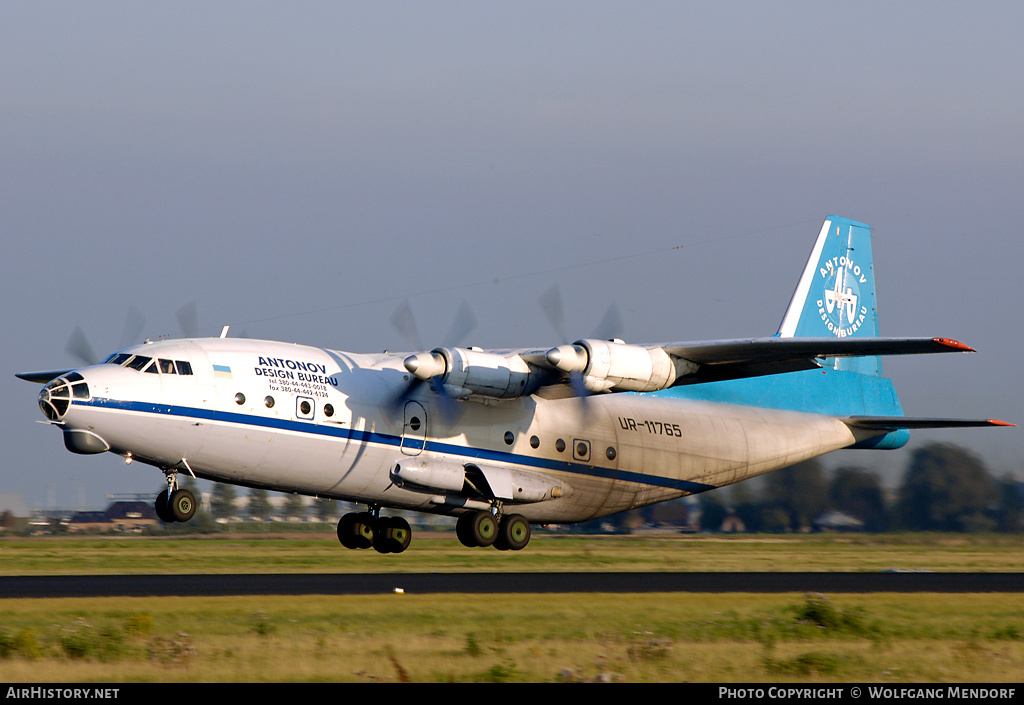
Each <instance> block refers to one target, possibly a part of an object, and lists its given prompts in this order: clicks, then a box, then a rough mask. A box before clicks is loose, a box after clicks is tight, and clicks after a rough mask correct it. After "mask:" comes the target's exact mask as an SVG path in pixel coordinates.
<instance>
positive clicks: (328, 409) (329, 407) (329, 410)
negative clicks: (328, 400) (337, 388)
mask: <svg viewBox="0 0 1024 705" xmlns="http://www.w3.org/2000/svg"><path fill="white" fill-rule="evenodd" d="M324 416H327V417H331V416H334V405H333V404H324Z"/></svg>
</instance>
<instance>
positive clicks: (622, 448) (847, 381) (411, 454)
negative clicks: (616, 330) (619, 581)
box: [17, 216, 1012, 553]
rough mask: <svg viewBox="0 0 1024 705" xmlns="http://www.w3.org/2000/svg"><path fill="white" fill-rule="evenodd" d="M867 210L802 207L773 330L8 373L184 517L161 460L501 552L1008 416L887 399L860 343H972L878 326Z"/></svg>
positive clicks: (375, 535)
mask: <svg viewBox="0 0 1024 705" xmlns="http://www.w3.org/2000/svg"><path fill="white" fill-rule="evenodd" d="M870 235H871V234H870V227H869V226H868V225H865V224H863V223H860V222H857V221H854V220H850V219H848V218H843V217H838V216H829V217H828V218H826V220H825V221H824V224H823V225H822V227H821V229H820V231H819V233H818V236H817V238H816V240H815V242H814V247H813V249H812V251H811V254H810V257H809V258H808V260H807V263H806V265H805V266H804V268H803V270H802V272H801V274H800V277H799V279H798V283H797V286H796V290H795V292H794V293H793V296H792V298H791V300H790V303H789V306H788V308H787V310H786V311H785V314H784V316H783V318H782V322H781V324H780V326H779V328H778V330H777V332H776V333H775V334H774V335H772V336H767V337H760V338H749V339H739V340H712V341H697V342H671V343H658V344H642V345H638V344H631V343H626V342H624V341H622V340H620V339H599V338H593V339H581V340H577V341H575V342H573V343H564V342H563V343H561V344H559V345H555V346H553V347H541V348H524V349H516V350H482V349H480V348H477V347H458V346H454V345H449V346H442V347H438V348H435V349H432V350H413V351H411V352H407V353H394V352H383V353H379V354H358V353H351V352H343V351H338V350H331V349H326V348H318V347H309V346H303V345H298V344H293V343H283V342H273V341H266V340H252V339H247V338H231V337H228V336H227V333H228V328H227V327H225V328H224V330H223V331H222V333H221V335H220V337H213V338H199V337H188V338H184V339H165V340H159V341H156V342H154V341H150V340H146V342H145V343H143V344H140V345H135V346H131V347H127V348H125V349H122V350H119V351H117V352H115V353H113V354H111V355H110V356H108V357H107V358H106V359H105V360H103V361H102V363H100V364H94V365H88V366H86V367H82V368H78V369H71V370H57V371H50V372H29V373H20V374H18V375H17V376H18V377H20V378H22V379H25V380H28V381H30V382H35V383H44V384H45V386H44V387H43V388H42V390H41V391H40V392H39V397H38V403H39V407H40V409H41V410H42V412H43V414H44V416H45V417H46V421H45V422H44V423H49V424H51V425H53V426H56V427H57V428H59V429H60V430H61V432H62V435H63V438H64V444H65V446H66V447H67V449H68V450H70V451H71V452H73V453H79V454H87V455H88V454H101V453H107V452H110V453H115V454H117V455H120V456H122V457H123V458H124V459H125V462H126V463H129V464H130V463H132V462H133V461H138V462H140V463H143V464H145V465H149V466H153V467H155V468H158V469H159V470H160V471H162V472H163V473H164V475H165V478H166V482H167V488H166V489H165V490H163V491H162V492H161V493H160V494H159V495H158V497H157V499H156V502H155V508H156V512H157V514H158V516H159V517H160V518H161V519H162V520H163V521H165V522H176V521H188V520H189V519H190V518H191V517H192V516H193V514H194V513H195V510H196V499H195V497H194V496H193V494H192V493H191V492H190V491H189V490H187V489H184V488H182V487H179V484H178V475H179V474H180V473H183V472H184V473H188V474H189V475H191V476H192V477H195V478H204V479H208V480H213V481H217V482H226V483H232V484H236V485H241V486H247V487H253V488H265V489H269V490H275V491H280V492H291V493H298V494H302V495H309V496H315V497H325V498H331V499H335V500H344V501H347V502H351V503H355V504H357V505H365V506H366V509H365V510H364V511H354V512H349V513H347V514H345V515H344V516H343V517H342V518H341V519H340V520H339V522H338V527H337V534H338V539H339V541H340V542H341V544H342V545H343V546H345V547H346V548H351V549H365V548H370V547H372V548H374V549H375V550H376V551H378V552H380V553H401V552H402V551H405V550H406V549H407V548H408V547H409V545H410V542H411V540H412V531H411V528H410V525H409V522H408V521H407V520H406V519H404V518H402V517H401V516H397V515H393V516H385V515H384V514H382V513H381V510H382V509H385V508H388V509H397V510H400V511H407V510H412V511H418V512H427V513H436V514H443V515H449V516H454V517H457V522H456V535H457V536H458V539H459V541H460V542H461V543H462V544H463V545H465V546H467V547H483V546H494V547H496V548H498V549H501V550H520V549H523V548H524V547H525V546H526V545H527V544H528V543H529V541H530V537H531V532H532V529H531V526H532V525H548V524H565V523H577V522H584V521H588V520H591V519H596V518H599V517H603V516H607V515H610V514H614V513H617V512H622V511H626V510H629V509H633V508H636V507H642V506H645V505H650V504H654V503H657V502H664V501H667V500H672V499H676V498H679V497H682V496H685V495H691V494H696V493H700V492H706V491H709V490H713V489H716V488H719V487H723V486H725V485H729V484H732V483H735V482H739V481H741V480H745V479H747V478H751V477H754V476H757V475H761V474H763V473H767V472H771V471H773V470H777V469H780V468H783V467H786V466H789V465H793V464H795V463H799V462H801V461H804V460H808V459H810V458H814V457H817V456H820V455H823V454H825V453H829V452H831V451H835V450H839V449H842V448H868V449H884V448H898V447H900V446H902V445H904V444H905V443H906V442H907V440H908V438H909V431H910V430H911V429H917V428H940V427H971V426H1012V424H1009V423H1005V422H1002V421H998V420H995V419H943V418H931V417H926V418H920V417H907V416H905V415H904V413H903V410H902V408H901V406H900V403H899V400H898V398H897V395H896V391H895V388H894V386H893V383H892V382H891V380H889V379H887V378H885V377H882V376H881V363H880V356H883V355H906V354H924V353H944V352H973V350H972V349H971V348H970V347H968V346H966V345H964V344H962V343H960V342H957V341H955V340H952V339H949V338H942V337H936V338H888V337H879V336H878V314H877V305H876V300H875V283H874V269H873V262H872V254H871V237H870Z"/></svg>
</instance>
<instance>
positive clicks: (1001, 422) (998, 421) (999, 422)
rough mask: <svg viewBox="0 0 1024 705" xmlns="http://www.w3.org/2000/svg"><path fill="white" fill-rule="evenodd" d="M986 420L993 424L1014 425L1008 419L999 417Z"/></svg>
mask: <svg viewBox="0 0 1024 705" xmlns="http://www.w3.org/2000/svg"><path fill="white" fill-rule="evenodd" d="M988 422H989V423H990V424H992V425H993V426H1016V425H1017V424H1015V423H1009V422H1008V421H1000V420H999V419H989V420H988Z"/></svg>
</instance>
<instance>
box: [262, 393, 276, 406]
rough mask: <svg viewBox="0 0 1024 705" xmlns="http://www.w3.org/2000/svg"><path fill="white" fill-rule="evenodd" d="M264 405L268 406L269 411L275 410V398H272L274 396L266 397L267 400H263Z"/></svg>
mask: <svg viewBox="0 0 1024 705" xmlns="http://www.w3.org/2000/svg"><path fill="white" fill-rule="evenodd" d="M263 403H264V404H266V405H267V408H268V409H273V408H274V397H272V396H267V397H266V398H265V399H264V400H263Z"/></svg>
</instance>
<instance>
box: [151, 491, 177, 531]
mask: <svg viewBox="0 0 1024 705" xmlns="http://www.w3.org/2000/svg"><path fill="white" fill-rule="evenodd" d="M169 495H170V493H169V492H168V491H167V490H164V491H163V492H161V493H160V494H158V495H157V496H156V503H155V504H154V505H153V509H154V510H156V515H157V517H158V518H159V519H160V521H162V522H163V523H165V524H173V523H174V522H176V521H178V520H177V519H175V518H174V513H173V512H171V503H170V498H169Z"/></svg>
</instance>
